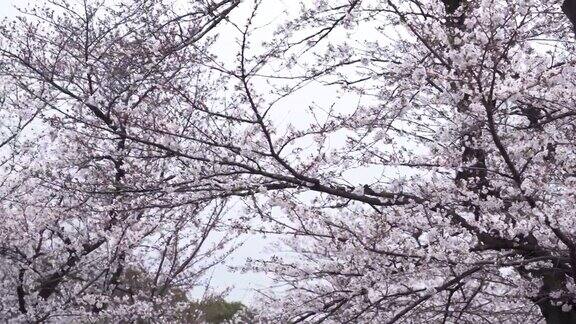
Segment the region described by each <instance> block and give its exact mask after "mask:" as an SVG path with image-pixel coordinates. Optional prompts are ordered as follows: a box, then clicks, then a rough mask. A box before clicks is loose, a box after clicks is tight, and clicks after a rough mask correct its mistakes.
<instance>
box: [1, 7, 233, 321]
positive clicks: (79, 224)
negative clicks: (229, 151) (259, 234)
mask: <svg viewBox="0 0 576 324" xmlns="http://www.w3.org/2000/svg"><path fill="white" fill-rule="evenodd" d="M237 4H238V2H237V1H222V2H220V3H217V4H215V3H211V2H210V3H209V2H203V1H197V2H194V3H193V4H191V5H189V6H186V7H182V8H180V7H176V6H173V5H172V4H170V3H168V2H165V1H134V2H121V3H117V2H113V1H73V2H69V1H61V0H54V1H49V2H48V4H47V5H46V6H42V7H37V8H30V9H27V10H26V11H24V12H23V13H22V15H21V16H20V17H18V18H17V19H16V20H13V21H12V22H8V23H6V24H5V25H4V26H3V27H2V40H1V42H2V48H1V52H2V61H1V63H0V64H2V66H1V73H2V81H3V101H2V104H3V105H2V114H3V117H4V118H3V127H5V129H3V132H2V134H3V135H4V138H3V144H2V146H3V147H2V149H3V153H4V154H3V160H2V175H3V177H2V190H1V191H2V205H1V209H2V214H3V222H2V224H1V225H0V233H1V234H0V237H1V239H0V241H1V243H0V251H1V252H0V255H1V257H0V260H1V261H0V262H1V264H2V266H1V267H0V275H1V277H2V280H1V281H0V286H1V289H2V295H1V296H0V305H1V307H0V318H2V319H3V320H6V321H12V320H16V321H23V322H24V321H30V322H45V321H51V322H52V321H68V320H71V321H95V320H106V321H114V322H116V321H121V320H126V321H133V320H136V319H139V320H146V319H149V318H152V319H154V320H157V321H176V320H178V319H179V318H180V316H181V315H182V316H184V313H183V310H184V309H185V308H186V307H188V305H187V304H186V303H185V301H186V298H182V296H178V294H176V292H177V291H189V290H190V289H192V288H194V287H196V286H199V285H204V284H205V283H204V282H203V281H202V280H203V274H204V273H206V271H208V270H209V269H210V268H211V267H212V266H213V265H215V264H218V263H220V262H221V261H222V260H223V258H225V257H226V255H227V254H228V253H229V252H230V249H231V248H233V246H232V245H230V239H231V237H230V233H227V232H225V231H223V228H221V219H222V217H223V215H224V213H225V212H226V204H225V200H226V197H224V196H222V195H217V194H214V193H208V192H205V191H204V190H203V189H202V187H203V186H204V185H203V184H201V183H199V182H196V181H195V179H204V181H210V177H209V173H205V172H204V171H202V169H196V168H193V167H192V168H190V167H189V164H190V162H189V161H183V160H180V159H169V158H168V157H169V154H167V153H166V152H163V151H159V150H156V149H155V147H154V146H150V145H147V144H146V145H145V144H141V142H134V141H131V140H130V137H131V136H135V135H136V132H135V131H134V127H138V126H136V125H137V124H138V123H142V124H141V126H143V127H155V126H154V125H171V124H170V123H171V120H172V119H175V118H180V117H182V118H185V117H183V114H185V111H179V110H178V109H177V106H178V105H179V103H178V102H175V101H174V100H173V98H172V96H173V94H172V92H173V91H176V89H178V87H180V86H182V85H189V86H191V87H193V88H194V90H195V93H194V96H195V97H194V98H196V99H197V100H198V99H199V98H202V97H203V96H205V95H206V96H210V95H211V94H210V93H206V91H205V87H208V86H210V85H211V84H212V83H213V82H214V80H212V79H211V78H210V76H209V73H208V72H206V71H205V69H203V68H202V67H201V65H202V59H200V58H199V57H198V56H199V55H198V54H197V53H201V52H202V51H203V50H204V48H205V47H206V46H209V45H210V44H211V42H212V41H213V40H211V39H210V37H208V36H207V34H208V33H209V32H210V31H211V30H212V29H214V27H215V26H217V25H218V24H219V23H220V22H221V21H222V20H223V19H224V18H225V17H226V16H227V15H228V13H229V12H230V11H231V10H232V9H233V8H234V7H235V6H237ZM195 84H196V85H195ZM157 89H163V90H162V91H156V90H157ZM160 106H162V107H165V108H166V109H157V108H158V107H160ZM168 107H173V108H174V110H171V109H169V108H168ZM141 116H147V118H146V119H144V118H141ZM170 127H171V126H170ZM133 132H134V134H133ZM140 139H141V141H142V142H145V141H146V137H145V135H142V136H141V137H140ZM156 139H157V140H165V141H168V140H169V139H163V138H160V137H157V138H156ZM184 169H185V170H187V171H186V176H184V177H180V176H178V173H180V171H179V170H184ZM178 192H188V193H190V194H186V195H185V196H184V195H179V194H178ZM194 192H198V193H199V194H195V193H194ZM177 196H178V197H177ZM135 278H141V279H135ZM142 278H146V280H145V282H146V283H147V284H146V285H142V284H138V283H139V282H140V283H141V282H142V280H144V279H142ZM186 316H188V315H186Z"/></svg>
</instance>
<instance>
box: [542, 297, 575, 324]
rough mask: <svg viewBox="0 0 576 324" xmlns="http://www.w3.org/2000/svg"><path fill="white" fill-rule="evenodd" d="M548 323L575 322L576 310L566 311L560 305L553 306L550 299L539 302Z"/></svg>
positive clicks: (562, 323) (564, 323)
mask: <svg viewBox="0 0 576 324" xmlns="http://www.w3.org/2000/svg"><path fill="white" fill-rule="evenodd" d="M538 306H539V307H540V311H541V312H542V315H544V318H545V319H546V323H547V324H575V323H576V310H574V309H572V310H570V311H568V312H564V311H563V310H562V308H561V307H560V306H553V305H552V304H551V303H550V301H549V300H546V301H543V302H540V303H538Z"/></svg>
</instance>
